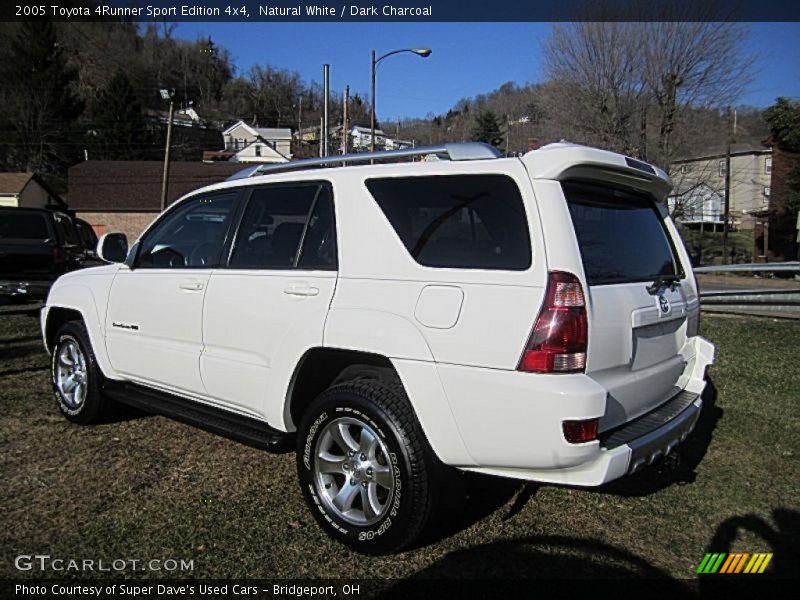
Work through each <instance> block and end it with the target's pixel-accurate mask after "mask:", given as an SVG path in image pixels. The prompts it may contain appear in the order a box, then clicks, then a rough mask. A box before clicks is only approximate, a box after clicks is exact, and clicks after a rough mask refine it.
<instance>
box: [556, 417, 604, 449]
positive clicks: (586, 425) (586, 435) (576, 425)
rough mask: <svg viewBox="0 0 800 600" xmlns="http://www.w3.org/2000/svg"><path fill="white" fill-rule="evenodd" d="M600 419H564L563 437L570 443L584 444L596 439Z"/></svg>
mask: <svg viewBox="0 0 800 600" xmlns="http://www.w3.org/2000/svg"><path fill="white" fill-rule="evenodd" d="M599 424H600V419H585V420H583V421H564V423H563V427H564V437H565V438H566V440H567V441H568V442H569V443H570V444H584V443H586V442H593V441H594V440H596V439H597V427H598V425H599Z"/></svg>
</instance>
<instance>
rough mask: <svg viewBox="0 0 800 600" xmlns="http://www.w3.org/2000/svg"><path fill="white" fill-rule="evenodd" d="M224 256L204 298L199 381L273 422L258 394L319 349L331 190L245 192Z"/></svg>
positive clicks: (327, 291) (279, 387)
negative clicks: (228, 249)
mask: <svg viewBox="0 0 800 600" xmlns="http://www.w3.org/2000/svg"><path fill="white" fill-rule="evenodd" d="M229 254H230V256H229V260H228V264H227V265H226V266H225V267H224V268H220V269H216V270H214V272H213V274H212V275H211V280H210V282H209V286H208V291H207V293H206V300H205V307H204V311H203V312H204V315H203V353H202V357H201V359H200V369H201V373H202V377H203V383H204V384H205V388H206V391H207V393H208V394H209V396H211V397H212V398H214V399H215V400H216V401H217V402H219V404H220V405H222V406H224V407H227V408H230V409H234V410H237V411H240V412H243V413H246V414H248V415H251V416H254V417H258V418H262V419H266V420H267V421H268V422H279V421H280V419H281V417H282V415H279V414H278V413H277V412H275V411H278V410H280V408H282V405H283V403H282V402H274V403H269V404H268V403H267V402H266V398H267V397H268V396H269V394H270V393H272V394H274V395H276V396H277V397H278V398H281V396H280V394H281V393H283V392H284V391H285V389H286V386H287V385H288V382H289V378H290V377H291V375H292V372H293V370H294V367H295V365H297V363H298V361H299V360H300V359H301V357H302V356H303V354H304V353H305V352H306V351H307V350H308V349H309V348H312V347H316V346H321V345H322V335H323V330H324V326H325V318H326V316H327V312H328V307H329V305H330V301H331V298H332V296H333V292H334V287H335V284H336V273H337V258H336V238H335V218H334V209H333V193H332V190H331V186H330V185H329V184H328V183H325V182H310V183H292V184H274V185H269V186H260V187H254V188H252V189H251V190H250V192H249V198H248V199H247V204H246V207H245V208H244V211H243V214H242V218H241V224H240V225H239V228H238V230H237V233H236V235H235V237H234V241H233V244H232V247H231V249H230V253H229ZM268 390H272V392H270V391H268ZM270 397H271V396H270ZM271 410H272V412H271Z"/></svg>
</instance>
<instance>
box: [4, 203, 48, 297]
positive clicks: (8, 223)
mask: <svg viewBox="0 0 800 600" xmlns="http://www.w3.org/2000/svg"><path fill="white" fill-rule="evenodd" d="M56 251H57V243H56V238H55V232H54V231H53V226H52V223H51V221H50V220H49V219H48V218H47V215H46V214H45V213H43V212H39V211H27V210H24V209H10V210H3V211H0V279H6V280H15V281H39V280H41V281H48V280H51V279H55V276H56V274H57V268H56V265H55V264H54V262H55V261H54V257H55V258H57V259H58V258H59V257H57V256H55V255H54V252H56Z"/></svg>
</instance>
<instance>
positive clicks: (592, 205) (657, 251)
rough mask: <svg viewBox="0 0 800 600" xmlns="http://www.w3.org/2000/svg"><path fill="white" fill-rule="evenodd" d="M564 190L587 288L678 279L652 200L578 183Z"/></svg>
mask: <svg viewBox="0 0 800 600" xmlns="http://www.w3.org/2000/svg"><path fill="white" fill-rule="evenodd" d="M563 188H564V195H565V196H566V198H567V206H569V212H570V215H571V216H572V223H573V225H574V227H575V234H576V236H577V238H578V246H579V247H580V250H581V257H582V259H583V269H584V271H585V273H586V279H587V282H588V283H589V285H604V284H612V283H632V282H639V281H654V280H655V279H656V278H657V277H658V276H659V275H677V274H679V270H678V268H677V266H676V261H675V254H674V252H673V248H672V244H671V243H670V240H669V237H668V236H667V231H666V229H665V228H664V223H663V221H662V219H661V215H660V214H659V212H658V208H657V207H656V204H655V202H654V201H653V200H651V199H650V198H647V197H644V196H638V195H634V194H629V193H626V192H622V191H619V190H612V189H609V188H604V187H598V186H592V185H586V184H579V183H564V184H563Z"/></svg>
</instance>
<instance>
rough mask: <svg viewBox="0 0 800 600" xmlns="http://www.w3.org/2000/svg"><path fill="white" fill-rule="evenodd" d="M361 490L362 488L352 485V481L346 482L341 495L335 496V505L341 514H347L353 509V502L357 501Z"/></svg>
mask: <svg viewBox="0 0 800 600" xmlns="http://www.w3.org/2000/svg"><path fill="white" fill-rule="evenodd" d="M360 489H361V486H359V485H351V484H350V481H345V482H344V485H343V486H342V488H341V489H340V490H339V493H338V494H336V496H334V498H333V505H334V506H335V507H336V508H338V509H339V510H340V511H341V512H347V511H348V510H350V509H351V508H352V507H353V500H355V499H356V496H357V495H358V491H359V490H360Z"/></svg>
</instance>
